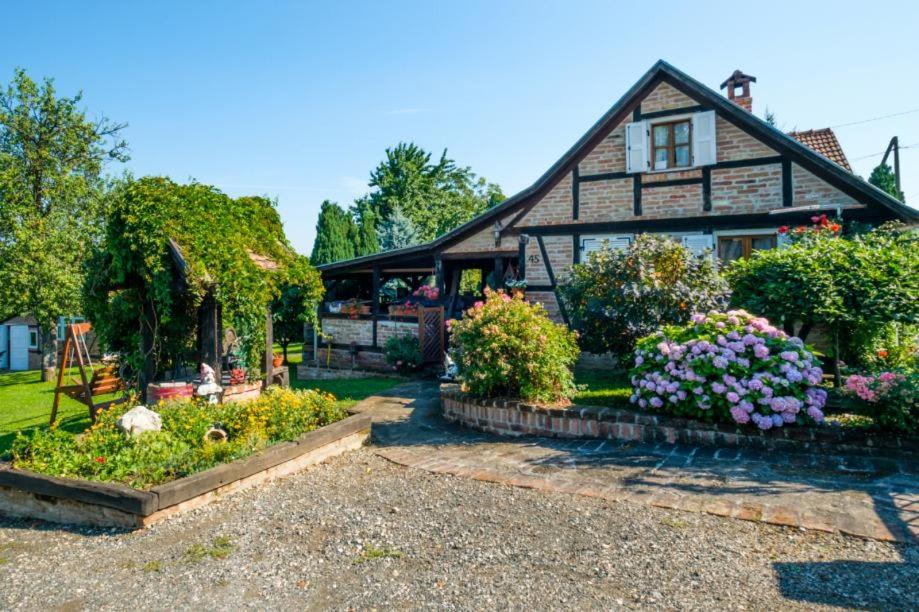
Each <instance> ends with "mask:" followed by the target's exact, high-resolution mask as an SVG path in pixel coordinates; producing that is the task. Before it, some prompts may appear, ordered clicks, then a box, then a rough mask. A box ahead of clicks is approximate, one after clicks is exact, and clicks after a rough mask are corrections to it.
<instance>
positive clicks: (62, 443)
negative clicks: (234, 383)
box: [12, 388, 347, 487]
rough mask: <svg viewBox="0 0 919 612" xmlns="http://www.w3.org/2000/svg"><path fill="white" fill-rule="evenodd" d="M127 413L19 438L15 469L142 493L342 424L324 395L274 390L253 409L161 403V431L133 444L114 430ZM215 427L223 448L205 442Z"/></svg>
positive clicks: (115, 411) (114, 411)
mask: <svg viewBox="0 0 919 612" xmlns="http://www.w3.org/2000/svg"><path fill="white" fill-rule="evenodd" d="M130 408H131V407H130V406H124V405H122V406H117V407H113V408H110V409H108V410H104V411H103V412H101V413H100V414H99V417H98V420H97V421H96V423H95V424H94V425H93V426H92V427H90V428H89V429H88V430H86V431H85V432H83V433H82V434H80V435H75V434H72V433H70V432H66V431H63V430H60V429H58V428H56V427H52V428H51V429H41V430H40V429H35V430H32V432H30V433H28V434H22V433H20V434H19V435H18V436H17V438H16V440H15V441H14V442H13V449H12V454H13V465H14V466H15V467H19V468H25V469H29V470H33V471H36V472H44V473H46V474H52V475H55V476H65V477H71V478H84V479H88V480H104V481H113V482H121V483H124V484H127V485H130V486H134V487H146V486H152V485H156V484H160V483H162V482H166V481H169V480H173V479H175V478H181V477H183V476H187V475H188V474H191V473H194V472H198V471H201V470H205V469H208V468H210V467H213V466H215V465H217V464H219V463H223V462H227V461H233V460H235V459H238V458H240V457H245V456H246V455H249V454H251V453H253V452H255V451H257V450H259V449H261V448H264V447H265V446H269V445H271V444H274V443H276V442H280V441H282V440H292V439H294V438H296V437H297V436H299V435H300V434H302V433H304V432H306V431H310V430H313V429H316V428H317V427H321V426H322V425H326V424H328V423H332V422H334V421H337V420H340V419H342V418H344V417H345V416H347V414H346V413H345V411H344V410H342V409H341V408H340V407H339V406H337V405H336V404H335V398H334V397H333V396H331V395H329V394H327V393H321V392H319V391H291V390H286V389H278V388H271V389H269V390H268V391H266V392H265V393H263V394H262V396H261V397H259V398H258V399H256V400H253V401H251V402H241V403H231V404H221V405H218V406H212V405H208V404H207V403H205V402H204V401H202V400H200V399H196V400H194V401H191V402H189V401H175V402H166V403H160V404H159V405H157V406H155V407H153V408H155V409H156V411H157V412H159V414H160V417H161V418H162V421H163V428H162V430H160V431H155V432H146V433H144V434H141V435H140V436H138V437H130V436H127V435H125V434H124V433H123V432H122V431H121V430H120V429H118V427H117V426H116V424H115V423H116V421H117V420H118V418H119V417H120V416H121V415H122V414H124V413H125V412H127V411H128V410H129V409H130ZM215 425H217V426H219V427H220V428H222V429H224V430H225V431H226V432H227V440H226V442H217V443H215V442H206V441H205V440H204V435H205V433H206V432H207V431H208V430H209V429H210V428H211V427H213V426H215Z"/></svg>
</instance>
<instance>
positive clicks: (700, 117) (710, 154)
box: [692, 111, 718, 166]
mask: <svg viewBox="0 0 919 612" xmlns="http://www.w3.org/2000/svg"><path fill="white" fill-rule="evenodd" d="M692 158H693V165H694V166H710V165H712V164H714V163H715V162H717V161H718V153H717V151H716V149H715V111H705V112H703V113H695V114H693V116H692Z"/></svg>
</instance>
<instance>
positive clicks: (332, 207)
mask: <svg viewBox="0 0 919 612" xmlns="http://www.w3.org/2000/svg"><path fill="white" fill-rule="evenodd" d="M356 237H357V227H356V226H355V225H354V219H352V218H351V215H349V214H348V213H347V212H345V211H344V210H343V209H342V207H341V206H339V205H338V204H336V203H335V202H330V201H329V200H326V201H325V202H323V203H322V209H321V210H320V211H319V220H318V221H317V222H316V241H315V242H314V243H313V253H312V255H310V261H311V262H312V264H313V265H314V266H318V265H320V264H325V263H332V262H333V261H342V260H345V259H351V258H353V257H354V256H355V255H356V254H357V251H356V249H355V239H356Z"/></svg>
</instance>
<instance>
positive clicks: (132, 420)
mask: <svg viewBox="0 0 919 612" xmlns="http://www.w3.org/2000/svg"><path fill="white" fill-rule="evenodd" d="M116 425H118V428H119V429H120V430H121V431H123V432H125V433H126V434H128V435H131V436H139V435H140V434H142V433H144V432H145V431H159V430H161V429H162V428H163V419H161V418H160V415H158V414H157V413H155V412H154V411H152V410H150V409H149V408H147V407H146V406H135V407H134V408H131V409H130V410H128V411H127V412H125V413H124V414H123V415H121V418H119V419H118V421H117V422H116Z"/></svg>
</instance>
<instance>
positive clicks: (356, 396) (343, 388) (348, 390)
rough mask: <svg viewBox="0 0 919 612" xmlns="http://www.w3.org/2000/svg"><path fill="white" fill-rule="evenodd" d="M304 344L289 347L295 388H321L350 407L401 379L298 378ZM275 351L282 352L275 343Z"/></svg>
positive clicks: (291, 376) (291, 375) (292, 385)
mask: <svg viewBox="0 0 919 612" xmlns="http://www.w3.org/2000/svg"><path fill="white" fill-rule="evenodd" d="M302 346H303V345H302V344H300V343H297V344H291V345H290V346H289V347H288V348H287V358H288V359H289V360H290V386H291V387H293V388H294V389H320V390H321V391H325V392H327V393H331V394H332V395H334V396H335V397H337V398H338V403H339V405H341V406H343V407H345V408H350V407H351V406H353V405H354V404H356V403H358V402H359V401H361V400H362V399H364V398H367V397H370V396H371V395H376V394H377V393H380V392H382V391H386V390H388V389H391V388H392V387H395V386H396V385H398V384H399V383H400V382H402V381H401V380H399V379H397V378H372V377H371V378H351V379H342V380H298V379H297V364H298V363H300V357H301V353H300V351H301V350H302ZM274 348H275V351H276V352H278V353H280V352H281V347H280V346H279V345H277V344H276V345H275V347H274Z"/></svg>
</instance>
